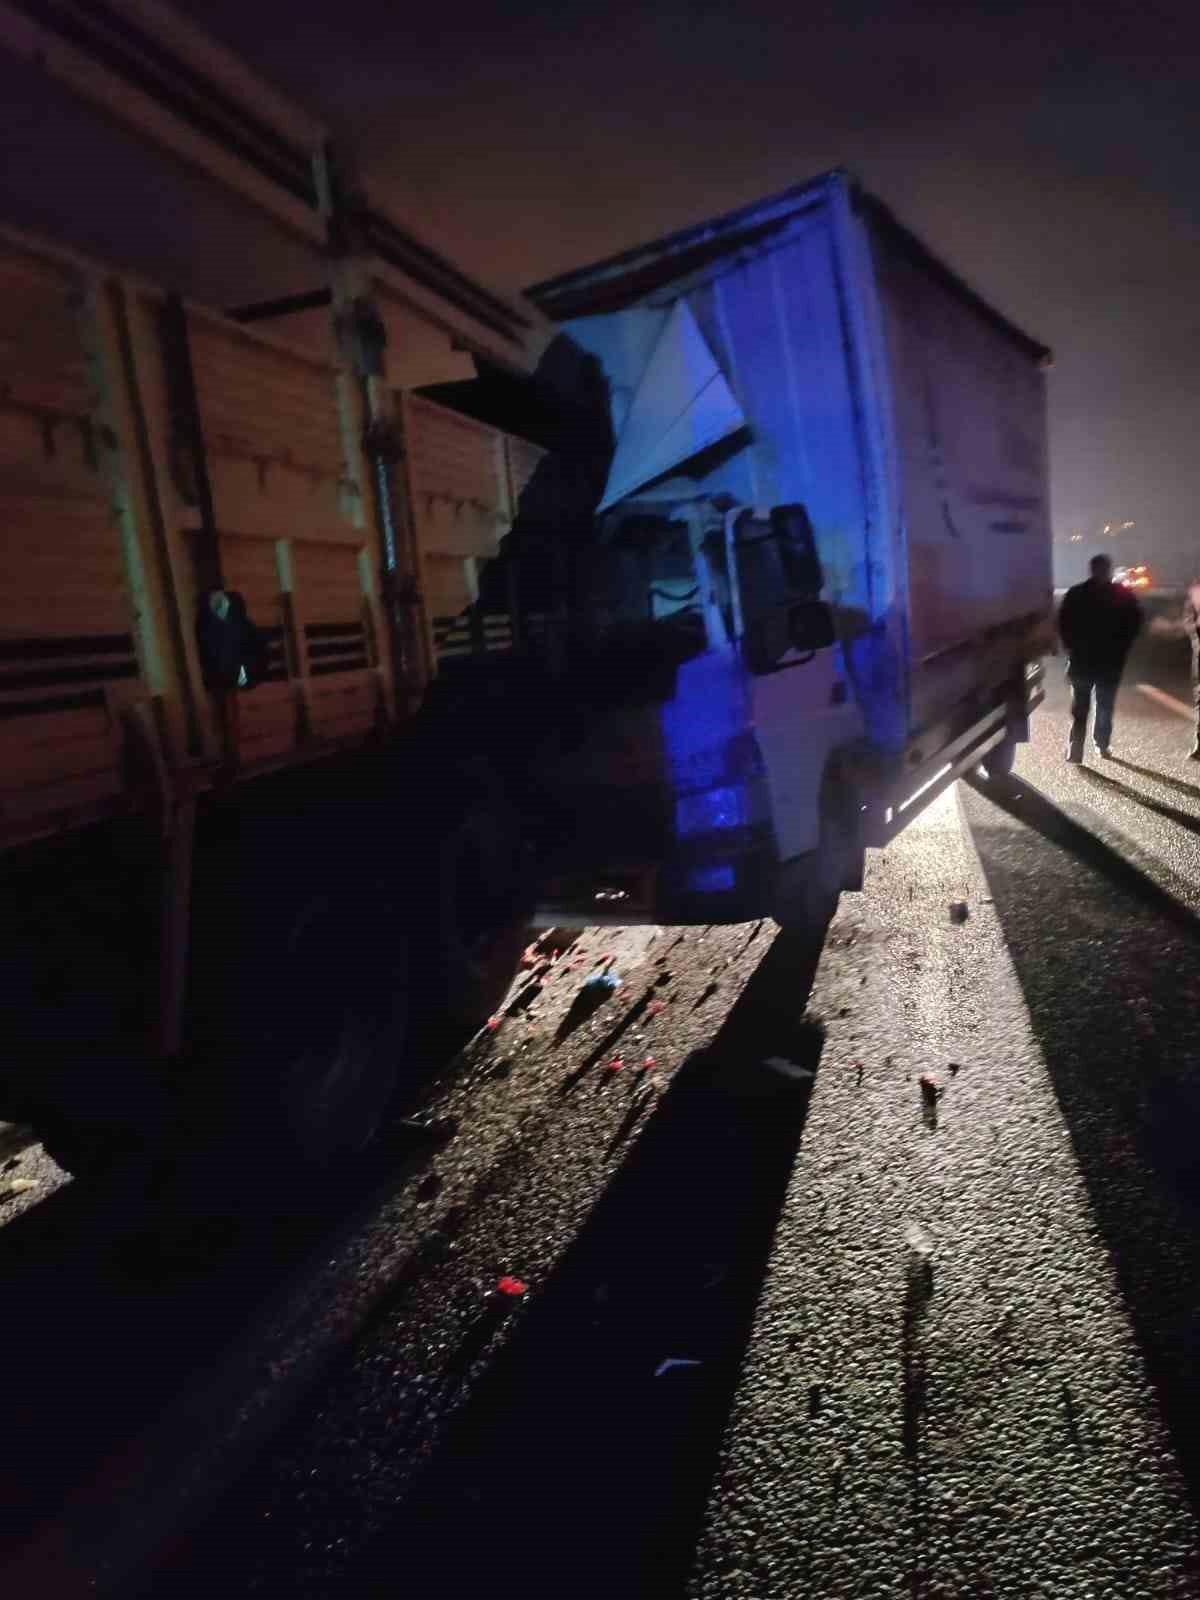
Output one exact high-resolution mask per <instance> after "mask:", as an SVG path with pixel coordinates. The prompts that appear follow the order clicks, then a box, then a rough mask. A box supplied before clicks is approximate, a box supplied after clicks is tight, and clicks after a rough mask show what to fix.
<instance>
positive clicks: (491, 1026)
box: [484, 1017, 503, 1033]
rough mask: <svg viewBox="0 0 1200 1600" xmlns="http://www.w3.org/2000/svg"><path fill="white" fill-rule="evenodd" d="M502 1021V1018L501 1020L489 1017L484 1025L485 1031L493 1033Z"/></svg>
mask: <svg viewBox="0 0 1200 1600" xmlns="http://www.w3.org/2000/svg"><path fill="white" fill-rule="evenodd" d="M502 1020H503V1018H501V1017H489V1018H488V1019H487V1021H486V1022H485V1023H484V1027H485V1028H486V1029H487V1031H488V1032H489V1033H495V1031H496V1029H497V1028H498V1027H499V1026H500V1023H501V1022H502Z"/></svg>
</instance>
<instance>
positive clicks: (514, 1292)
mask: <svg viewBox="0 0 1200 1600" xmlns="http://www.w3.org/2000/svg"><path fill="white" fill-rule="evenodd" d="M528 1288H529V1285H528V1284H527V1283H523V1282H522V1281H521V1279H520V1278H513V1277H510V1276H509V1275H508V1274H507V1273H506V1274H505V1275H504V1277H502V1278H500V1279H498V1280H497V1283H496V1292H497V1294H505V1295H508V1297H509V1299H511V1300H518V1299H520V1297H521V1296H522V1295H523V1294H524V1293H525V1292H526V1290H527V1289H528Z"/></svg>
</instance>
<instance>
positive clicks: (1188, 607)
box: [1183, 578, 1200, 761]
mask: <svg viewBox="0 0 1200 1600" xmlns="http://www.w3.org/2000/svg"><path fill="white" fill-rule="evenodd" d="M1183 628H1184V632H1185V633H1186V634H1187V636H1188V642H1189V643H1190V644H1191V647H1192V705H1193V706H1194V707H1195V708H1196V737H1195V739H1194V740H1193V742H1192V748H1191V749H1190V750H1189V751H1188V760H1189V761H1200V578H1197V579H1196V580H1195V582H1193V583H1191V584H1189V586H1188V592H1187V598H1186V599H1185V600H1184V602H1183Z"/></svg>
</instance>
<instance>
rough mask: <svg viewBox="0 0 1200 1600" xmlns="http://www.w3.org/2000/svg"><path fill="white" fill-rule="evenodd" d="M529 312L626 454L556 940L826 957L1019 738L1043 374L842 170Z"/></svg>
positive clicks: (579, 604) (1042, 631) (590, 604)
mask: <svg viewBox="0 0 1200 1600" xmlns="http://www.w3.org/2000/svg"><path fill="white" fill-rule="evenodd" d="M527 294H528V298H529V299H531V300H532V301H533V303H534V304H535V305H536V306H538V308H539V309H540V310H541V311H543V312H544V313H545V314H546V315H547V316H548V317H550V318H551V319H552V320H553V321H554V322H555V323H556V324H557V325H558V326H559V327H560V328H561V329H562V331H563V332H564V334H566V335H567V336H568V337H569V338H570V339H571V341H572V342H573V343H574V344H575V345H577V346H579V347H580V348H582V349H583V350H585V351H587V352H588V353H589V354H590V355H591V356H592V358H593V359H594V360H595V361H596V362H597V363H598V365H599V367H600V369H601V371H602V373H603V376H604V380H605V387H606V389H607V394H608V400H609V417H608V422H609V428H610V434H611V451H610V455H609V466H608V471H607V474H606V477H605V481H604V484H603V488H602V490H601V492H600V495H599V498H598V500H597V504H596V516H595V521H594V525H593V528H592V530H591V533H590V535H589V539H588V543H587V546H586V549H584V550H583V551H580V552H578V553H577V554H578V559H577V561H576V574H577V576H576V593H575V595H574V597H573V600H572V602H571V610H572V614H573V615H574V616H575V617H576V618H577V620H578V629H577V631H578V633H579V635H580V639H581V643H582V650H581V653H580V659H579V667H578V668H577V672H576V678H575V689H574V698H575V701H576V703H577V704H580V705H584V704H586V705H588V706H589V710H588V713H587V715H588V720H589V723H590V725H591V727H590V736H589V738H588V739H587V740H585V741H583V742H581V743H580V745H579V746H578V748H577V749H574V750H572V751H570V752H568V753H566V754H565V755H564V759H563V760H562V762H561V763H560V764H559V766H558V768H557V770H556V773H555V776H554V780H553V784H552V785H551V787H553V788H555V789H556V790H557V791H558V792H559V793H560V795H565V796H569V797H570V798H569V800H567V801H565V802H564V804H563V810H564V813H565V814H566V815H568V816H570V817H571V818H574V819H579V820H578V823H577V827H576V833H575V837H576V840H577V841H578V843H579V844H580V845H581V846H582V848H581V849H577V850H576V852H575V855H574V858H573V859H568V860H566V861H558V862H550V861H548V863H547V864H548V868H549V878H548V882H547V884H546V887H545V888H544V890H543V891H542V893H543V900H544V902H545V905H544V907H543V911H544V914H548V915H552V916H553V917H554V918H556V919H558V920H567V919H570V918H572V917H574V918H583V919H585V920H597V919H603V917H605V916H612V915H616V916H619V917H620V918H622V919H629V918H630V917H632V916H634V915H642V916H647V917H651V918H653V919H655V920H658V921H666V922H702V923H715V922H721V921H728V920H731V919H744V918H750V917H760V916H768V915H769V916H773V917H775V918H776V920H778V921H779V922H781V923H784V924H798V925H801V926H804V927H808V928H810V929H813V930H816V931H818V932H820V931H823V930H824V928H825V926H826V925H827V923H828V921H829V919H830V917H831V915H832V913H833V909H834V907H835V905H836V902H837V898H838V896H839V895H840V893H841V892H842V891H843V890H846V889H856V888H859V887H861V882H862V874H863V863H864V851H865V850H866V849H867V848H883V847H885V846H886V845H887V843H888V841H889V840H890V839H892V838H893V837H895V835H896V833H897V832H898V831H899V830H900V829H901V828H903V827H904V826H906V825H907V824H908V823H909V822H910V821H912V819H913V818H914V817H915V816H917V815H918V814H919V812H920V811H921V810H922V809H923V808H924V807H925V806H927V805H928V804H929V803H930V802H931V801H932V800H934V799H935V798H936V797H937V796H938V795H939V794H940V793H941V792H942V791H943V790H944V789H945V788H946V786H947V785H949V784H950V783H952V782H954V781H955V779H956V778H958V777H959V776H960V775H962V774H963V773H965V772H968V771H970V770H972V769H974V768H980V769H982V770H983V771H985V772H986V773H987V774H988V775H990V776H991V777H993V778H998V777H1003V776H1006V775H1007V774H1008V773H1009V772H1010V770H1011V768H1012V763H1013V759H1014V755H1015V752H1016V748H1017V745H1018V744H1019V743H1020V742H1021V741H1022V740H1025V739H1026V738H1027V737H1028V729H1029V716H1030V714H1031V712H1032V711H1033V709H1034V708H1035V707H1036V705H1037V704H1038V702H1039V701H1040V699H1041V698H1042V666H1041V657H1042V655H1043V654H1044V653H1045V652H1046V651H1047V650H1048V649H1052V648H1053V644H1052V633H1051V623H1050V619H1051V612H1052V607H1053V590H1052V574H1051V538H1050V531H1049V509H1048V492H1047V440H1046V404H1045V378H1044V369H1045V367H1046V366H1047V364H1048V361H1049V352H1048V351H1047V350H1046V349H1045V348H1044V347H1043V346H1042V345H1040V344H1038V343H1037V342H1036V341H1035V340H1033V339H1032V338H1030V337H1028V336H1027V335H1026V334H1024V333H1022V332H1021V331H1020V330H1018V329H1017V328H1016V327H1014V326H1013V325H1012V324H1011V323H1009V322H1008V321H1007V320H1006V319H1005V318H1004V317H1002V316H1001V315H1000V314H999V313H998V312H996V311H995V310H994V309H993V308H992V307H991V306H989V305H988V304H987V303H986V302H985V301H984V300H983V299H982V298H981V297H980V296H979V295H978V294H976V293H975V292H974V291H972V290H971V289H970V288H969V287H968V286H967V285H966V284H965V283H963V282H962V281H961V280H960V279H959V278H958V277H957V276H955V274H953V273H952V272H951V271H950V270H949V269H948V268H947V267H946V266H944V265H943V264H942V263H941V262H939V261H938V260H937V259H936V258H935V257H934V256H933V255H932V254H931V253H930V252H929V251H928V250H927V249H926V248H925V247H924V246H923V245H922V244H921V243H920V241H919V240H918V239H916V238H915V237H914V235H913V234H912V233H911V232H909V231H908V230H907V229H905V228H904V227H902V226H901V225H900V224H899V223H898V222H897V221H896V219H895V218H894V217H893V216H892V215H891V214H890V213H889V211H888V210H887V208H886V207H885V206H884V205H883V204H882V203H881V202H880V201H878V200H877V199H875V198H873V197H872V196H870V195H869V194H867V193H866V192H865V191H864V190H863V188H862V187H861V186H860V185H859V184H857V183H856V182H855V181H853V179H851V178H850V177H849V176H847V175H846V174H843V173H837V172H835V173H832V174H829V175H826V176H824V177H821V178H818V179H817V180H815V181H814V182H810V183H805V184H802V185H800V186H798V187H796V188H793V189H790V190H788V191H787V192H786V193H784V194H781V195H776V196H774V197H772V198H769V199H767V200H764V201H761V202H759V203H757V204H755V205H751V206H749V207H746V208H745V209H743V210H740V211H737V212H735V213H733V214H731V215H727V216H722V217H718V218H715V219H712V220H710V221H707V222H703V223H701V224H699V225H698V226H695V227H692V228H688V229H685V230H684V231H683V232H680V233H675V234H672V235H671V236H669V237H667V238H664V239H661V240H658V241H656V242H653V243H650V244H646V245H643V246H639V247H637V248H635V249H632V250H629V251H626V252H624V253H622V254H621V255H618V256H614V257H612V258H610V259H608V260H605V261H601V262H599V263H597V264H595V265H593V266H590V267H585V268H583V269H580V270H578V271H574V272H570V273H567V274H566V275H565V276H562V277H558V278H555V279H554V280H552V281H549V282H544V283H540V284H538V285H536V286H534V287H533V288H531V289H530V290H528V291H527ZM513 545H514V552H513V554H514V556H515V557H516V558H517V559H518V560H519V550H518V549H517V548H516V547H517V546H519V530H517V535H516V537H515V538H514V540H513ZM516 587H517V589H518V591H519V589H520V584H519V583H518V584H517V586H516ZM634 661H636V663H637V666H636V667H635V669H634V670H633V671H632V673H631V672H630V671H629V670H628V669H629V664H630V662H634ZM568 855H569V853H568Z"/></svg>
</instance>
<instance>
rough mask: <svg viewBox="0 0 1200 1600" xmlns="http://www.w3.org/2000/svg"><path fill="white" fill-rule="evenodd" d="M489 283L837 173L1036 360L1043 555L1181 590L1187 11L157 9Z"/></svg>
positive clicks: (339, 5)
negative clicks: (270, 83)
mask: <svg viewBox="0 0 1200 1600" xmlns="http://www.w3.org/2000/svg"><path fill="white" fill-rule="evenodd" d="M179 8H180V9H181V10H184V11H187V12H188V13H189V14H190V15H191V16H192V17H193V18H194V19H195V20H196V21H197V22H199V23H200V24H201V25H202V26H204V27H206V28H207V29H208V30H209V31H210V32H211V33H213V34H215V35H216V36H217V37H219V38H221V39H223V40H224V41H225V42H227V43H229V44H230V45H232V46H233V47H234V48H235V49H237V50H238V51H239V52H240V53H241V54H243V55H244V56H245V57H247V59H249V60H250V61H252V62H253V63H254V64H255V65H256V66H257V67H258V68H259V69H260V70H261V71H263V72H264V73H265V74H266V75H267V76H269V77H270V78H272V79H273V80H274V81H275V82H277V83H278V84H279V85H280V86H281V87H282V88H284V89H285V90H287V91H289V92H291V93H292V94H293V95H295V96H296V97H297V98H299V99H300V100H302V101H303V102H304V103H305V104H306V105H308V106H309V107H311V108H312V109H313V110H315V111H316V112H318V114H320V115H322V116H323V117H325V118H327V119H328V120H329V121H330V122H331V123H332V124H333V125H334V126H335V128H338V129H340V130H342V131H343V133H344V135H345V136H346V137H347V138H349V139H350V140H351V141H352V143H353V145H354V147H355V149H356V150H357V151H358V153H359V156H360V158H361V159H362V161H363V163H364V165H365V167H366V168H367V170H368V171H370V172H371V173H373V174H374V175H375V176H377V177H378V178H379V179H381V180H383V181H384V183H385V184H386V186H387V189H388V191H389V192H390V193H391V194H392V196H393V197H394V200H395V203H396V205H397V208H398V209H399V210H400V211H401V212H402V213H404V214H406V215H407V216H408V217H409V218H410V219H412V220H413V221H414V222H415V223H416V224H417V225H418V226H419V227H420V228H421V229H423V231H424V232H425V234H426V236H427V237H428V238H429V239H430V241H431V242H433V243H436V244H439V245H441V246H442V247H443V248H444V249H446V250H447V251H448V252H450V253H451V254H452V255H453V256H454V257H455V259H457V260H458V261H459V262H461V264H462V265H463V266H465V267H467V268H469V269H472V270H474V271H475V272H477V273H478V274H480V275H481V276H482V277H483V278H485V279H486V280H490V281H491V282H492V283H494V284H496V285H499V286H506V287H517V286H520V285H522V284H525V283H528V282H531V281H535V280H536V279H538V278H542V277H546V276H548V275H551V274H553V273H555V272H558V271H561V270H565V269H566V268H569V267H572V266H576V265H582V264H584V263H586V262H588V261H591V260H593V259H595V258H596V257H598V256H601V255H604V254H607V253H609V252H611V251H613V250H616V249H619V248H621V247H623V246H625V245H628V244H633V243H636V242H637V241H638V240H640V239H643V238H648V237H652V236H654V235H657V234H660V233H663V232H666V231H668V230H670V229H672V228H676V227H680V226H683V225H686V224H688V223H690V222H694V221H698V220H700V219H702V218H703V217H705V216H707V215H710V214H713V213H717V212H720V211H724V210H727V209H730V208H732V207H734V206H738V205H741V204H744V203H746V202H748V201H751V200H754V199H756V198H758V197H760V196H762V195H765V194H768V193H770V192H771V191H773V190H776V189H781V188H784V187H786V186H787V185H789V184H791V183H794V182H797V181H799V180H801V179H804V178H806V177H809V176H812V175H813V174H815V173H817V172H820V171H822V170H824V169H826V168H829V167H833V166H846V167H849V168H850V169H851V170H852V171H854V172H855V173H857V174H858V176H860V177H861V178H862V179H863V180H864V181H865V182H866V183H867V185H868V186H869V187H870V188H872V189H873V190H875V191H876V192H877V193H878V194H880V195H881V196H882V197H883V198H884V199H885V200H886V201H888V203H889V204H890V205H891V206H892V208H893V209H894V210H895V211H897V212H898V214H899V215H900V217H901V218H902V219H903V220H904V221H906V222H907V223H908V224H909V225H910V226H911V227H912V228H914V229H915V231H916V232H918V233H919V234H921V235H922V236H923V237H924V238H925V239H926V241H927V242H928V243H929V244H930V245H931V246H932V247H933V248H934V249H935V250H936V251H937V252H938V253H939V254H941V255H943V256H944V257H946V259H947V260H948V261H949V262H950V263H951V264H952V265H953V266H955V267H956V268H957V269H958V270H959V271H960V272H961V273H962V274H963V276H965V277H966V278H968V279H969V280H970V281H971V282H972V283H973V284H974V285H975V286H976V287H978V288H979V289H980V290H981V291H982V292H983V293H984V294H985V295H986V296H987V297H988V298H989V299H990V300H992V301H994V302H995V304H996V305H997V306H999V307H1000V308H1001V309H1002V310H1003V311H1005V312H1006V313H1007V314H1008V315H1009V316H1010V317H1012V318H1013V319H1014V320H1015V321H1017V322H1018V323H1020V324H1022V325H1023V326H1025V327H1026V328H1028V330H1029V331H1030V332H1031V333H1033V334H1034V335H1035V336H1037V337H1038V338H1040V339H1043V340H1044V341H1045V342H1047V343H1049V344H1051V345H1052V346H1053V347H1054V350H1055V353H1056V365H1055V369H1054V372H1053V373H1052V374H1051V380H1050V381H1051V408H1052V409H1051V460H1052V471H1053V492H1054V512H1055V526H1056V531H1058V532H1059V533H1060V534H1063V533H1066V532H1068V531H1071V530H1073V529H1078V530H1080V531H1082V532H1084V533H1085V535H1086V536H1087V548H1088V549H1089V550H1090V549H1091V548H1093V547H1099V546H1100V545H1102V544H1103V543H1104V541H1103V538H1102V536H1101V535H1100V529H1101V527H1102V525H1103V524H1104V523H1106V522H1122V521H1126V520H1129V519H1132V520H1134V521H1135V522H1136V524H1137V527H1136V530H1135V531H1134V532H1133V533H1128V532H1127V533H1124V534H1122V535H1121V536H1120V539H1119V540H1118V542H1117V544H1116V546H1115V551H1116V554H1117V559H1118V560H1121V559H1127V560H1130V561H1133V560H1139V559H1141V560H1150V561H1153V562H1156V563H1158V564H1159V566H1160V570H1161V575H1162V577H1163V578H1164V579H1169V578H1172V577H1177V578H1182V577H1185V576H1188V575H1190V572H1191V568H1192V563H1193V556H1194V558H1195V563H1196V566H1197V568H1198V569H1200V523H1198V521H1197V516H1196V507H1197V503H1198V502H1200V439H1197V437H1196V430H1197V420H1198V413H1200V405H1198V402H1200V6H1197V5H1196V4H1195V0H1192V4H1190V5H1188V4H1184V3H1174V0H1172V3H1156V0H1148V3H1146V0H1143V3H1139V4H1128V3H1122V4H1113V3H1111V0H1110V3H1104V0H1098V3H1095V4H1082V3H1078V4H1075V3H1068V0H1053V3H1048V4H1041V5H1027V6H1024V7H1022V6H1021V5H1020V4H1019V3H1010V4H984V5H978V4H977V5H974V6H971V5H969V4H965V3H959V4H955V3H953V0H938V3H934V4H925V5H922V6H920V7H913V6H908V5H902V4H900V3H898V0H897V3H892V4H875V5H871V4H863V3H857V4H856V3H847V0H840V3H838V4H836V5H804V4H803V3H802V0H800V3H795V4H787V3H785V0H740V3H738V4H734V3H733V0H726V3H725V4H710V3H707V0H697V3H693V4H684V3H682V0H668V3H660V4H657V5H647V6H636V5H631V4H628V3H626V0H608V3H606V4H603V5H600V4H595V3H593V0H565V3H564V0H553V3H551V0H543V3H540V4H539V3H531V0H524V3H521V0H514V3H511V4H507V5H505V4H500V3H498V0H493V3H488V0H457V3H454V4H445V5H441V6H439V5H434V4H426V5H425V6H423V7H419V6H416V5H414V4H409V5H403V4H399V3H397V0H335V3H330V0H320V3H316V0H293V3H292V4H291V5H290V6H286V7H285V6H283V5H281V4H273V5H271V6H270V7H268V6H265V5H261V4H258V5H255V4H252V3H249V0H179Z"/></svg>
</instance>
